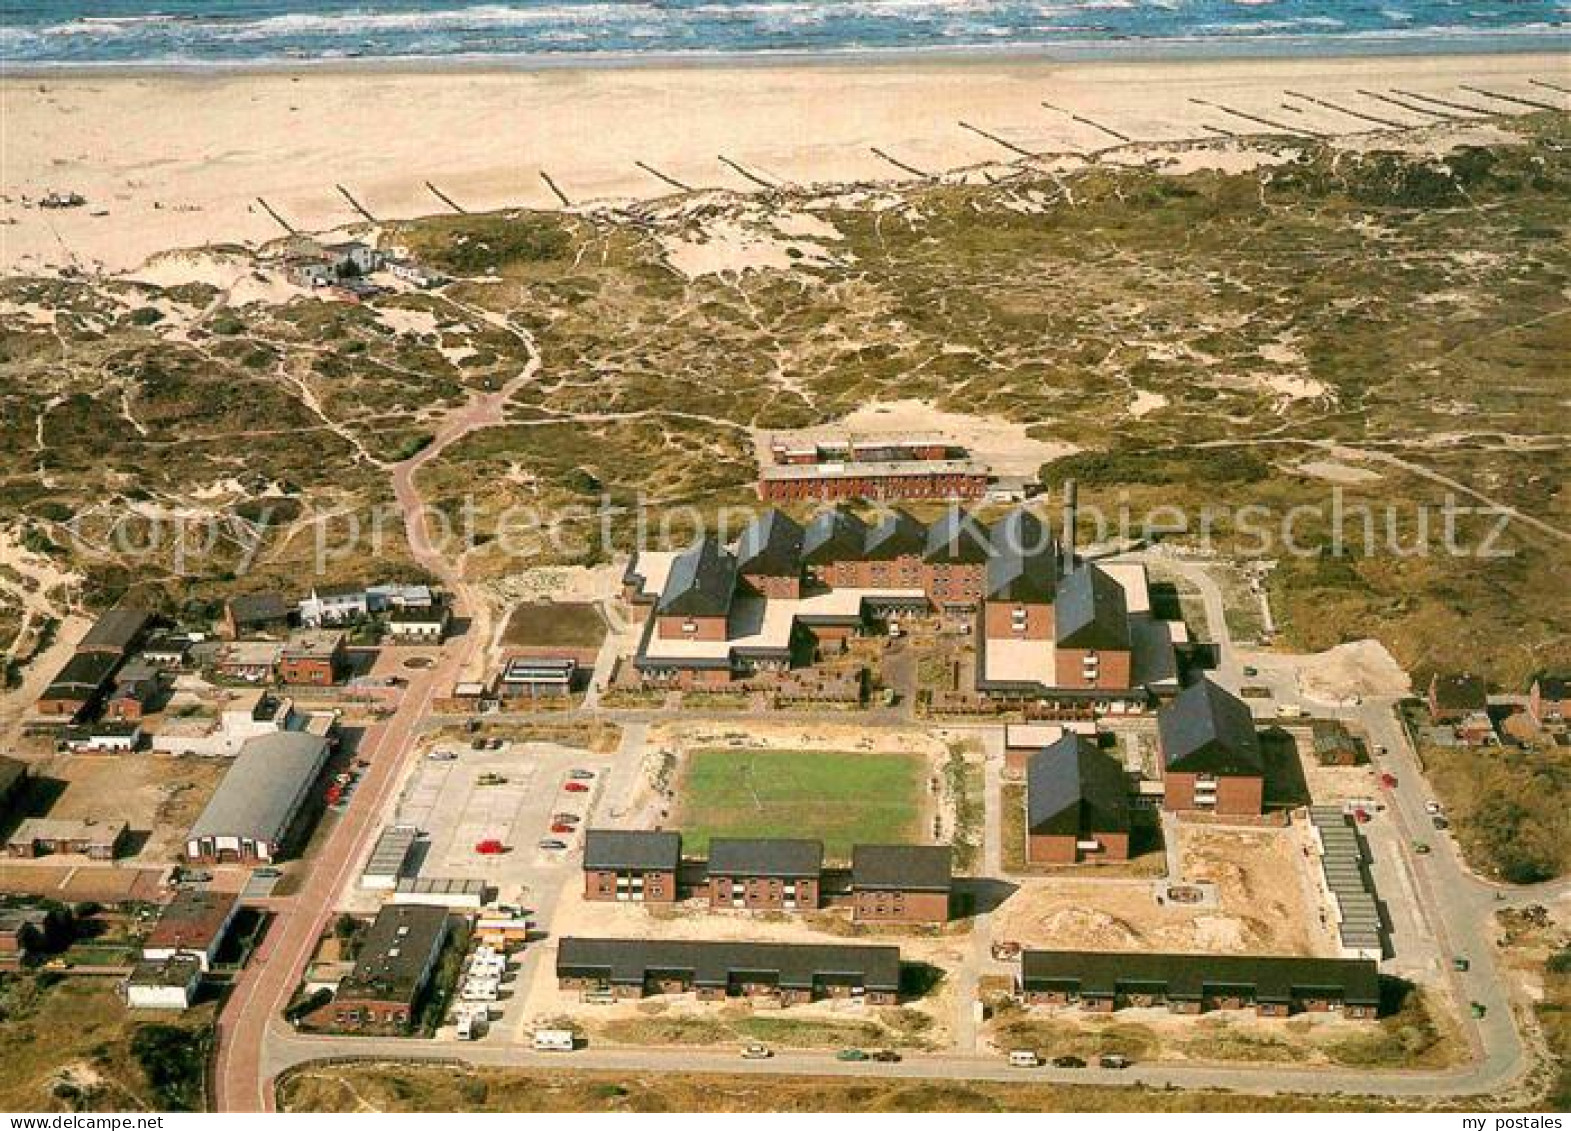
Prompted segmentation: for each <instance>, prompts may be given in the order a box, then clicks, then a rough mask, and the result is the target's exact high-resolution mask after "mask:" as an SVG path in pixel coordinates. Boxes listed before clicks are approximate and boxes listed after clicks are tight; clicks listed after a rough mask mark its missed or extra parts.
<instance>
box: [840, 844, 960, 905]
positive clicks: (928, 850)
mask: <svg viewBox="0 0 1571 1131" xmlns="http://www.w3.org/2000/svg"><path fill="white" fill-rule="evenodd" d="M953 889H954V878H953V852H952V850H951V849H950V847H949V846H948V845H947V844H931V845H926V844H858V845H854V846H852V849H851V899H852V903H851V907H852V913H851V914H852V918H853V919H857V920H861V921H865V922H885V923H943V922H947V921H948V919H949V913H950V897H951V895H952V893H953Z"/></svg>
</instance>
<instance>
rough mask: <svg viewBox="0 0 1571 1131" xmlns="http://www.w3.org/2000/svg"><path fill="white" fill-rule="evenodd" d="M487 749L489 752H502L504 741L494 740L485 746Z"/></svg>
mask: <svg viewBox="0 0 1571 1131" xmlns="http://www.w3.org/2000/svg"><path fill="white" fill-rule="evenodd" d="M485 748H486V749H487V750H500V749H502V740H501V739H500V738H493V739H492V740H491V741H490V742H488V743H486V744H485Z"/></svg>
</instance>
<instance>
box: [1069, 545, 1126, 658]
mask: <svg viewBox="0 0 1571 1131" xmlns="http://www.w3.org/2000/svg"><path fill="white" fill-rule="evenodd" d="M1054 606H1055V608H1054V611H1053V621H1054V626H1055V627H1054V632H1055V634H1056V636H1057V643H1058V646H1059V647H1060V648H1090V649H1093V650H1096V651H1106V652H1125V651H1128V650H1129V606H1128V604H1127V602H1126V601H1125V600H1124V587H1123V586H1122V585H1120V584H1118V582H1116V581H1114V580H1113V579H1112V578H1111V577H1109V576H1108V574H1107V573H1106V571H1104V570H1102V569H1100V568H1098V567H1097V566H1094V565H1083V566H1081V567H1080V568H1079V569H1077V570H1075V571H1074V572H1073V573H1071V574H1070V575H1069V576H1067V577H1065V578H1064V579H1063V580H1061V581H1060V582H1059V583H1058V597H1057V599H1056V601H1055V602H1054Z"/></svg>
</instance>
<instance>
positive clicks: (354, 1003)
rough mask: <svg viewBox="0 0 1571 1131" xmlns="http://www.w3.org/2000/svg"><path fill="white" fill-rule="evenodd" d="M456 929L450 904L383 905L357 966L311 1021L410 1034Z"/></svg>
mask: <svg viewBox="0 0 1571 1131" xmlns="http://www.w3.org/2000/svg"><path fill="white" fill-rule="evenodd" d="M450 932H451V920H450V917H449V913H448V911H447V909H446V908H444V907H433V906H426V905H389V906H387V907H384V908H382V909H381V910H380V911H379V912H377V915H376V918H375V919H374V920H373V921H372V923H371V926H370V927H369V928H367V930H366V933H365V937H364V938H363V939H362V940H361V944H360V957H359V958H358V959H356V961H355V967H354V969H353V970H352V971H350V973H349V975H348V976H347V977H345V978H344V979H343V980H342V981H340V982H339V983H338V992H337V993H335V994H334V995H333V1000H332V1001H330V1002H328V1003H327V1004H326V1005H324V1006H322V1007H321V1008H320V1009H319V1010H317V1011H316V1012H315V1013H314V1014H312V1017H311V1020H312V1021H313V1023H316V1024H322V1023H324V1022H327V1023H330V1024H331V1026H332V1027H333V1028H335V1029H345V1030H349V1031H352V1032H382V1033H404V1032H407V1031H408V1030H409V1029H410V1028H411V1027H412V1026H413V1024H414V1022H415V1020H416V1019H417V1017H418V1015H419V1008H420V1005H421V1003H422V1001H423V999H424V995H425V991H426V988H427V987H428V986H429V985H430V982H431V976H432V974H433V973H435V971H436V967H437V963H438V961H439V960H440V959H441V956H442V948H443V946H445V945H446V943H447V939H448V936H449V934H450Z"/></svg>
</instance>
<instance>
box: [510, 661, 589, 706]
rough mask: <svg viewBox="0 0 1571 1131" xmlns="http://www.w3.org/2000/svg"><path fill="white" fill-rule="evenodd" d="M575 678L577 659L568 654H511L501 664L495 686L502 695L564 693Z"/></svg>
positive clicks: (569, 689) (524, 696)
mask: <svg viewBox="0 0 1571 1131" xmlns="http://www.w3.org/2000/svg"><path fill="white" fill-rule="evenodd" d="M577 678H578V661H577V660H576V659H574V658H573V657H571V656H514V657H513V658H511V659H509V660H508V661H507V663H506V664H504V665H503V666H502V674H501V676H500V677H498V679H497V683H496V690H497V694H498V695H500V696H501V697H502V698H504V699H522V698H528V697H532V696H536V695H568V694H571V693H572V690H573V682H574V680H576V679H577Z"/></svg>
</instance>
